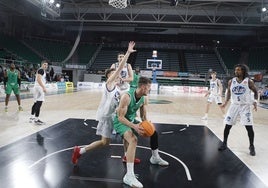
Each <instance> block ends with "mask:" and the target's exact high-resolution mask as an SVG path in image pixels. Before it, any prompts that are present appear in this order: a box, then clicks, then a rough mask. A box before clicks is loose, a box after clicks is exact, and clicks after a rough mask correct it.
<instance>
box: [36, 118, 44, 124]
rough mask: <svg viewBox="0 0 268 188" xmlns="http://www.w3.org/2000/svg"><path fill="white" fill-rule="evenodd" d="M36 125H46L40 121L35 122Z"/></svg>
mask: <svg viewBox="0 0 268 188" xmlns="http://www.w3.org/2000/svg"><path fill="white" fill-rule="evenodd" d="M34 123H35V124H36V125H44V124H45V123H44V122H43V121H41V120H40V119H37V120H34Z"/></svg>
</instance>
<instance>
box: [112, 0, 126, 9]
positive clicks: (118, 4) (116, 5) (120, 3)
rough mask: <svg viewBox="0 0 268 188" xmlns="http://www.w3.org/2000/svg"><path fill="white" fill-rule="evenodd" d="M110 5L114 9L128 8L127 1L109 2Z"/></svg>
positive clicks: (114, 0) (115, 0)
mask: <svg viewBox="0 0 268 188" xmlns="http://www.w3.org/2000/svg"><path fill="white" fill-rule="evenodd" d="M109 5H111V6H113V7H114V8H120V9H123V8H126V7H127V0H109Z"/></svg>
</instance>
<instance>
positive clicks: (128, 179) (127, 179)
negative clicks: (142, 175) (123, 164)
mask: <svg viewBox="0 0 268 188" xmlns="http://www.w3.org/2000/svg"><path fill="white" fill-rule="evenodd" d="M123 182H124V183H125V184H127V185H129V186H130V187H137V188H142V187H143V185H142V184H141V182H139V181H138V180H137V178H136V177H135V175H127V174H126V175H125V176H124V178H123Z"/></svg>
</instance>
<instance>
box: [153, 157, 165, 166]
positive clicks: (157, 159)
mask: <svg viewBox="0 0 268 188" xmlns="http://www.w3.org/2000/svg"><path fill="white" fill-rule="evenodd" d="M150 163H151V164H155V165H160V166H168V165H169V163H168V162H167V161H165V160H164V159H162V158H161V157H160V156H158V157H154V156H152V157H151V158H150Z"/></svg>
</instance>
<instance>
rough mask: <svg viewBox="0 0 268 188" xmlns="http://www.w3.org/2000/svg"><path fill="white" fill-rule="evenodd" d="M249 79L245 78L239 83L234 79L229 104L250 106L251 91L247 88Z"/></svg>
mask: <svg viewBox="0 0 268 188" xmlns="http://www.w3.org/2000/svg"><path fill="white" fill-rule="evenodd" d="M248 84H249V78H245V79H244V80H243V81H242V82H241V83H239V82H237V80H236V78H233V79H232V83H231V87H230V90H231V103H232V104H252V98H251V90H250V88H249V86H248Z"/></svg>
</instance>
